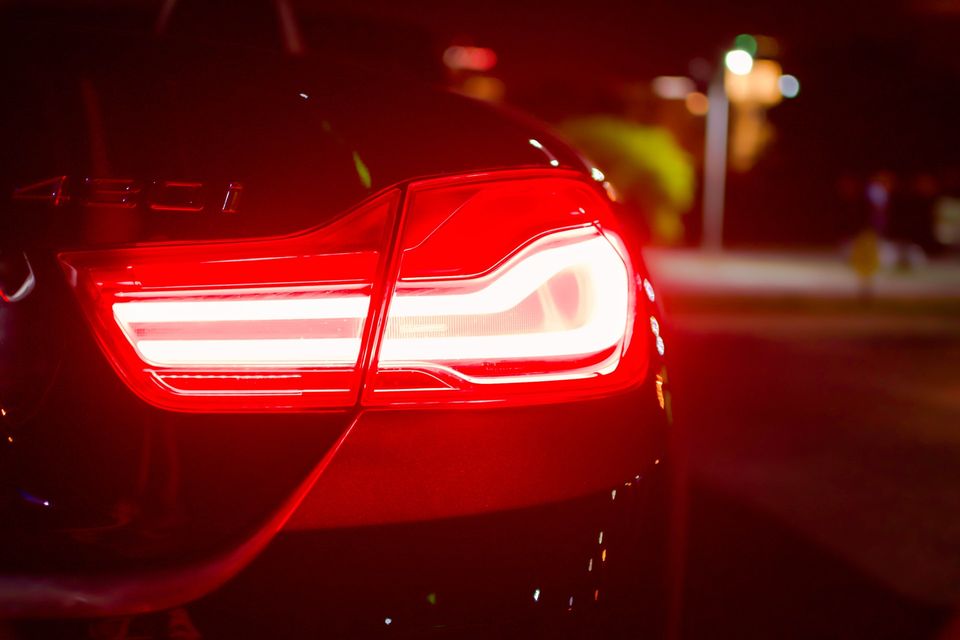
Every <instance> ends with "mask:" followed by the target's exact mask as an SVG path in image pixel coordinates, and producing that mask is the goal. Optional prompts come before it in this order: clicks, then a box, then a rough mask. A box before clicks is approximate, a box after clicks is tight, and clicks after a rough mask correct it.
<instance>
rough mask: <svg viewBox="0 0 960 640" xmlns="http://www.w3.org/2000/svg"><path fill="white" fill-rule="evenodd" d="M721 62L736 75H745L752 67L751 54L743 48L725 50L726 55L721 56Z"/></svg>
mask: <svg viewBox="0 0 960 640" xmlns="http://www.w3.org/2000/svg"><path fill="white" fill-rule="evenodd" d="M723 62H724V65H725V66H726V67H727V69H729V70H730V73H732V74H734V75H738V76H745V75H747V74H748V73H750V71H751V70H752V69H753V56H752V55H750V53H749V52H747V51H744V50H743V49H732V50H730V51H727V55H725V56H724V57H723Z"/></svg>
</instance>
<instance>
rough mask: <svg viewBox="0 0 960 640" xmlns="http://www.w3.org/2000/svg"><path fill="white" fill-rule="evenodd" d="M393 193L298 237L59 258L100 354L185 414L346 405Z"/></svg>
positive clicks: (136, 385) (354, 389) (145, 392)
mask: <svg viewBox="0 0 960 640" xmlns="http://www.w3.org/2000/svg"><path fill="white" fill-rule="evenodd" d="M397 200H398V197H397V194H396V193H390V194H387V195H386V196H383V197H380V198H378V199H377V200H375V201H373V202H372V203H370V204H368V205H367V206H365V207H362V208H360V209H358V210H356V211H354V212H352V213H351V214H349V215H347V216H344V217H343V218H341V219H340V220H338V221H337V222H334V223H333V224H330V225H327V226H326V227H322V228H320V229H317V230H314V231H312V232H309V233H305V234H302V235H297V236H290V237H285V238H275V239H266V240H258V241H243V242H233V243H229V242H224V243H208V244H190V245H152V246H142V247H133V248H129V249H119V250H109V251H91V252H78V253H68V254H63V255H61V256H60V259H61V261H62V263H63V264H64V267H65V268H66V269H67V271H68V273H69V274H71V276H72V277H71V279H72V280H74V281H75V282H76V289H77V293H78V295H79V296H80V299H81V303H82V306H83V307H84V309H85V310H86V311H87V316H88V318H90V320H91V322H92V324H93V326H94V328H95V330H96V334H97V337H98V339H99V341H100V344H101V346H102V347H103V349H104V351H105V353H106V354H107V355H108V356H109V357H110V360H111V362H112V363H113V364H114V366H115V368H116V369H117V370H118V372H119V373H120V374H121V375H122V376H123V377H124V378H125V379H126V380H127V382H128V383H129V384H130V386H131V387H132V388H133V389H134V390H135V391H137V392H138V393H139V394H140V395H141V396H142V397H143V398H145V399H146V400H148V401H150V402H152V403H154V404H156V405H159V406H162V407H166V408H172V409H178V410H185V411H241V410H243V411H249V410H282V409H294V410H303V409H314V408H316V409H322V408H334V407H346V406H350V405H353V404H355V403H356V400H357V396H358V394H359V390H360V380H361V367H360V358H361V354H362V344H363V337H364V335H365V333H366V332H367V327H368V316H369V309H370V304H371V300H372V299H373V297H374V295H376V291H378V289H376V281H377V277H378V273H379V272H380V271H382V264H383V263H382V260H381V256H382V255H383V253H384V251H383V250H384V248H385V243H386V242H387V241H388V240H389V234H388V233H387V230H389V228H390V227H391V225H390V224H389V221H390V219H391V218H392V216H393V215H394V214H395V211H396V207H397Z"/></svg>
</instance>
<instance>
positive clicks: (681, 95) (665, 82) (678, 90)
mask: <svg viewBox="0 0 960 640" xmlns="http://www.w3.org/2000/svg"><path fill="white" fill-rule="evenodd" d="M650 84H651V87H652V88H653V92H654V93H655V94H657V96H659V97H660V98H663V99H664V100H683V99H685V98H686V97H687V95H688V94H690V93H691V92H693V91H696V90H697V85H696V84H695V83H694V81H693V80H691V79H690V78H688V77H686V76H657V77H656V78H654V79H653V82H651V83H650Z"/></svg>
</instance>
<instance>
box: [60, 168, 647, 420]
mask: <svg viewBox="0 0 960 640" xmlns="http://www.w3.org/2000/svg"><path fill="white" fill-rule="evenodd" d="M399 200H400V198H399V194H398V193H397V192H392V193H390V194H387V195H385V196H381V197H379V198H377V199H376V200H374V201H372V202H371V203H368V204H367V205H366V206H364V207H361V208H360V209H358V210H356V211H354V212H352V213H350V214H348V215H346V216H344V217H343V218H341V219H340V220H338V221H337V222H335V223H333V224H331V225H327V226H326V227H323V228H320V229H316V230H314V231H311V232H309V233H306V234H302V235H298V236H291V237H285V238H277V239H267V240H259V241H245V242H231V243H226V242H224V243H209V244H190V245H183V244H181V245H173V244H169V245H144V246H137V247H132V248H128V249H118V250H108V251H89V252H76V253H67V254H63V255H61V261H62V263H63V264H64V266H65V268H66V270H67V272H68V274H69V275H70V277H71V278H72V279H73V282H74V284H75V287H76V290H77V292H78V295H79V296H80V299H81V303H82V306H83V307H84V309H85V311H86V312H87V315H88V317H89V319H90V320H91V322H92V324H93V326H94V328H95V331H96V334H97V337H98V339H99V341H100V343H101V345H102V347H103V349H104V351H105V352H106V353H107V355H108V356H109V358H110V359H111V361H112V362H113V364H114V366H115V367H116V369H117V370H118V371H119V372H120V374H121V375H122V376H123V377H124V378H125V379H126V380H127V382H128V383H129V384H130V386H131V387H132V388H133V389H134V390H135V391H137V392H138V393H139V394H140V395H141V396H142V397H143V398H145V399H146V400H148V401H150V402H152V403H153V404H156V405H158V406H162V407H165V408H171V409H177V410H185V411H251V410H265V411H271V410H283V409H290V410H307V409H325V408H336V407H345V406H350V405H353V404H355V403H356V402H357V401H358V398H361V400H362V402H363V403H364V404H366V405H384V404H421V403H461V402H484V403H503V402H513V403H527V402H541V401H553V400H558V401H559V400H566V399H572V398H577V397H585V396H590V395H598V394H602V393H606V392H609V391H612V390H616V389H618V388H623V387H625V386H628V385H630V384H634V383H635V382H636V381H637V380H638V379H639V378H640V377H641V376H642V375H643V373H644V372H645V370H646V366H647V357H648V354H647V345H646V342H645V341H638V342H637V343H634V342H632V341H631V339H630V338H631V335H632V334H633V331H634V325H635V323H636V316H637V314H636V312H635V307H636V305H637V295H636V292H637V284H636V282H637V278H636V275H635V273H634V271H633V266H632V264H631V261H630V260H629V257H628V256H627V254H626V251H625V249H624V247H623V246H622V243H621V242H620V240H619V238H618V237H617V236H616V234H615V233H614V232H613V231H612V230H611V228H610V226H609V225H610V224H611V222H612V220H611V213H610V208H609V203H608V202H607V200H606V199H605V198H604V197H603V196H602V195H601V194H600V193H599V192H598V191H597V190H596V188H595V187H594V186H593V185H591V184H589V183H587V182H585V181H583V180H581V179H580V178H579V177H576V176H575V175H574V174H571V173H561V172H554V173H552V174H545V173H543V172H510V173H500V174H489V175H486V176H475V177H467V178H457V179H442V180H434V181H427V182H421V183H415V184H413V185H410V186H409V187H408V191H407V197H406V201H405V204H404V206H403V211H402V212H399V211H398V209H400V208H401V207H400V205H399ZM398 213H399V214H400V215H401V216H402V218H401V220H402V223H401V225H400V226H399V229H400V232H399V234H398V237H397V238H392V237H391V232H392V230H393V229H394V228H395V227H396V226H397V225H394V224H392V223H391V220H393V219H394V216H395V215H397V214H398ZM391 245H393V246H394V248H393V250H391V249H390V247H391ZM390 255H393V259H392V260H388V259H387V258H388V256H390ZM384 311H386V314H385V315H383V312H384ZM375 325H376V326H375ZM367 365H368V366H369V368H370V373H369V375H366V376H364V367H365V366H367ZM364 381H365V388H364V389H361V385H362V384H364Z"/></svg>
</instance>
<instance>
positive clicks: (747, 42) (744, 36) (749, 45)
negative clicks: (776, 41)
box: [733, 33, 757, 57]
mask: <svg viewBox="0 0 960 640" xmlns="http://www.w3.org/2000/svg"><path fill="white" fill-rule="evenodd" d="M733 48H734V49H739V50H741V51H746V52H747V53H749V54H750V56H751V57H753V56H755V55H757V39H756V38H754V37H753V36H752V35H750V34H749V33H741V34H740V35H738V36H737V37H736V38H735V39H734V40H733Z"/></svg>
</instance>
